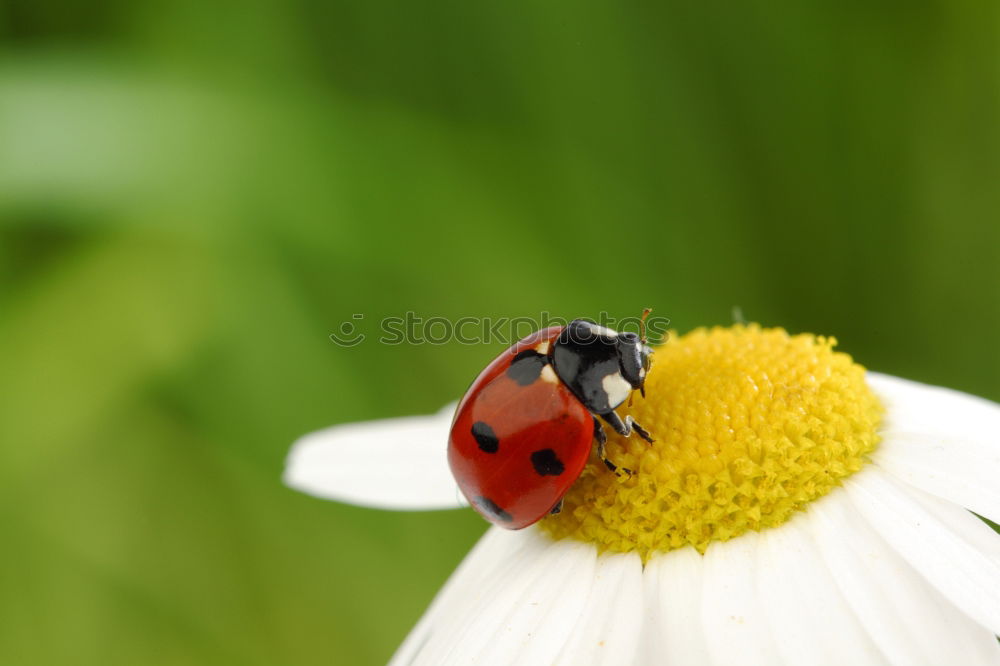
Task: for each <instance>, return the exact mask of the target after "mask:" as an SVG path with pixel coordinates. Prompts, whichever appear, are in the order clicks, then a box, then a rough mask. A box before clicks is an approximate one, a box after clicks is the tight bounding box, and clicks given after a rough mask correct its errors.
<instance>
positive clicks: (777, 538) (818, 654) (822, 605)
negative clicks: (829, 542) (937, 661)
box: [757, 515, 887, 666]
mask: <svg viewBox="0 0 1000 666" xmlns="http://www.w3.org/2000/svg"><path fill="white" fill-rule="evenodd" d="M808 522H809V517H808V516H806V515H798V516H795V517H793V518H792V519H791V520H789V521H788V522H787V523H785V524H783V525H781V526H780V527H777V528H772V529H767V530H764V531H762V532H761V533H760V548H759V550H758V560H757V584H758V589H759V591H760V599H761V606H762V609H763V611H764V614H765V616H766V617H767V619H768V623H769V624H770V626H771V629H772V632H773V635H774V639H775V642H776V643H777V647H778V652H779V653H780V654H781V655H782V657H783V658H784V663H786V664H810V665H815V666H823V665H824V664H829V665H830V666H842V665H843V664H864V665H866V666H867V665H873V664H884V663H887V662H886V660H885V657H884V656H883V655H882V654H881V652H880V651H879V649H878V648H877V647H876V646H875V644H874V643H873V642H872V640H871V638H869V636H868V633H867V632H866V631H865V629H864V627H863V626H862V625H861V622H860V621H859V620H858V618H857V616H856V615H855V614H854V611H853V610H851V607H850V606H848V605H847V602H846V601H845V600H844V597H843V595H841V593H840V590H839V588H838V587H837V584H836V582H835V581H834V580H833V577H832V575H831V574H830V570H829V569H827V567H826V565H825V564H824V563H823V558H822V557H821V556H820V554H819V550H818V548H817V547H816V545H815V543H814V542H813V540H812V537H811V536H810V535H809V532H808V528H807V527H806V524H807V523H808Z"/></svg>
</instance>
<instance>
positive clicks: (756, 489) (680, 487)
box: [541, 325, 882, 559]
mask: <svg viewBox="0 0 1000 666" xmlns="http://www.w3.org/2000/svg"><path fill="white" fill-rule="evenodd" d="M834 345H836V340H834V339H833V338H825V337H816V336H814V335H808V334H803V335H794V336H791V335H789V334H788V333H786V332H785V331H784V330H783V329H780V328H778V329H762V328H760V327H759V326H756V325H750V326H733V327H731V328H713V329H711V330H706V329H698V330H696V331H693V332H691V333H688V334H687V335H684V336H682V337H680V338H677V339H674V340H672V341H670V342H668V343H666V344H664V345H663V346H661V347H660V348H658V349H657V350H656V354H655V357H654V361H655V363H654V366H653V368H652V370H651V371H650V374H649V378H648V380H647V381H646V398H645V399H643V398H641V397H640V396H639V395H638V394H636V395H635V396H634V400H633V404H632V407H628V404H627V403H626V404H625V405H622V407H620V408H619V409H618V411H619V413H620V414H622V415H623V416H624V415H625V414H631V415H632V416H633V417H634V418H635V420H636V421H638V422H639V423H641V424H642V425H643V426H644V427H645V428H646V429H648V430H649V431H650V434H651V435H652V436H653V438H654V439H655V440H656V441H655V442H654V443H653V444H648V443H646V442H645V441H643V440H642V439H641V438H639V437H638V436H636V435H634V434H633V435H632V436H631V437H629V438H627V439H626V438H624V437H621V436H619V435H616V434H614V433H613V432H609V437H608V449H607V450H608V457H609V458H610V459H611V460H612V461H613V462H615V464H617V465H620V466H622V467H626V468H629V469H631V470H633V474H632V475H631V476H622V477H618V476H615V475H614V474H612V473H610V472H609V471H608V470H607V468H605V467H604V465H603V464H601V462H600V461H599V460H597V458H596V456H594V457H593V458H592V459H591V461H590V463H588V465H587V467H586V468H585V469H584V471H583V474H582V475H581V476H580V479H579V480H578V481H577V482H576V484H574V485H573V487H572V488H571V489H570V491H569V492H568V493H567V494H566V497H565V504H564V506H563V511H562V513H560V514H557V515H553V516H550V517H548V518H546V519H545V520H543V521H542V523H541V525H542V528H543V529H544V530H546V531H548V532H549V533H550V534H551V535H552V536H553V537H555V538H563V537H573V538H577V539H582V540H585V541H591V542H595V543H597V544H598V546H599V547H600V548H601V549H602V550H611V551H617V552H628V551H633V550H634V551H638V552H639V554H640V555H641V556H642V557H643V559H647V558H648V557H649V555H650V554H651V553H653V552H656V551H667V550H672V549H674V548H680V547H682V546H684V545H686V544H691V545H692V546H694V547H695V548H697V549H698V550H699V551H700V552H704V551H705V548H706V547H707V546H708V544H709V543H710V542H711V541H714V540H719V541H725V540H727V539H731V538H733V537H735V536H738V535H740V534H742V533H743V532H746V531H747V530H759V529H763V528H766V527H774V526H776V525H780V524H782V523H783V522H785V521H786V520H788V518H789V517H790V516H791V515H792V513H793V512H794V511H795V510H796V509H800V508H802V507H803V506H804V505H806V504H807V503H809V502H811V501H812V500H814V499H816V498H818V497H822V496H823V495H825V494H826V493H827V492H829V491H830V490H831V489H832V488H833V487H834V486H836V485H837V484H838V483H839V482H840V480H841V479H843V478H844V477H846V476H849V475H850V474H853V473H854V472H856V471H858V470H859V469H860V468H861V467H862V465H864V464H865V462H867V459H868V458H867V456H868V454H869V453H871V451H872V450H873V449H874V448H875V445H876V444H877V443H878V435H877V432H876V429H877V427H878V424H879V421H880V419H881V414H882V408H881V405H880V404H879V402H878V400H877V399H876V398H875V396H874V394H873V393H872V392H871V390H870V389H869V388H868V385H867V384H866V383H865V377H864V372H865V371H864V368H863V367H861V366H860V365H858V364H857V363H855V362H854V361H853V360H852V359H851V357H850V356H848V355H847V354H844V353H843V352H835V351H833V347H834ZM605 429H606V430H608V429H607V428H605Z"/></svg>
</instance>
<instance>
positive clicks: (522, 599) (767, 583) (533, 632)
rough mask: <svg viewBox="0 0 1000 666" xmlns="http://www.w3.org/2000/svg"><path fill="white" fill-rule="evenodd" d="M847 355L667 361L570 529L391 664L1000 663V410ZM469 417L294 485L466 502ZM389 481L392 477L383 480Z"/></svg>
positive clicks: (796, 344) (407, 427) (306, 463)
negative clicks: (462, 426) (456, 474)
mask: <svg viewBox="0 0 1000 666" xmlns="http://www.w3.org/2000/svg"><path fill="white" fill-rule="evenodd" d="M834 345H835V341H834V340H833V339H831V338H823V337H816V336H813V335H795V336H792V335H789V334H787V333H786V332H785V331H783V330H781V329H762V328H760V327H758V326H734V327H730V328H715V329H711V330H705V329H699V330H696V331H694V332H692V333H689V334H687V335H685V336H682V337H680V338H677V339H674V340H671V341H670V342H668V343H666V344H665V345H663V346H661V347H660V348H658V349H657V351H656V358H655V361H656V362H655V365H654V368H653V370H652V371H651V373H650V375H649V378H648V380H647V383H646V399H645V400H643V399H640V398H638V397H637V398H636V400H635V401H634V403H633V405H632V406H631V408H626V406H625V405H623V406H622V408H620V409H619V411H624V412H627V413H630V414H632V415H633V416H634V417H635V419H636V420H637V421H639V422H641V423H643V424H644V425H645V426H646V427H647V428H648V429H649V430H650V431H651V432H652V433H653V435H654V437H655V439H656V441H655V443H653V444H647V443H646V442H644V441H642V440H640V439H639V438H636V437H633V438H628V439H625V438H622V437H618V436H615V435H614V434H613V433H609V435H610V437H609V441H608V455H609V457H610V458H611V459H612V460H614V461H615V462H616V463H618V464H619V465H622V466H624V467H627V468H629V469H632V470H634V474H632V475H631V476H622V477H618V476H615V475H614V474H611V473H609V472H608V470H607V469H606V468H605V467H604V466H603V465H602V464H601V463H600V461H599V460H598V459H597V457H596V455H595V456H593V457H592V459H591V462H590V463H588V465H587V467H586V468H585V470H584V472H583V474H582V475H581V476H580V478H579V480H578V481H577V482H576V483H575V484H574V486H573V487H572V488H571V489H570V491H569V493H568V494H567V495H566V497H565V504H564V508H563V510H562V512H561V513H559V514H557V515H552V516H549V517H547V518H545V519H543V520H541V521H540V522H539V523H537V524H535V525H533V526H531V527H529V528H526V529H524V530H520V531H506V530H503V529H499V528H496V527H491V528H490V529H489V530H487V532H486V534H485V536H484V537H483V538H482V540H481V541H480V542H479V543H478V544H477V545H476V546H475V547H474V548H473V550H472V551H471V552H470V553H469V554H468V556H466V558H465V560H464V561H463V562H462V564H461V565H460V566H459V567H458V569H457V570H456V571H455V573H454V574H453V575H452V576H451V578H450V579H449V580H448V582H447V583H446V584H445V586H444V587H443V588H442V590H441V591H440V592H439V593H438V595H437V597H436V598H435V599H434V601H433V602H432V603H431V605H430V607H429V608H428V610H427V611H426V613H425V614H424V616H423V618H422V619H421V620H420V621H419V622H418V623H417V625H416V627H414V629H413V630H412V632H411V633H410V635H409V636H408V637H407V638H406V640H405V641H404V642H403V644H402V645H401V646H400V648H399V649H398V650H397V652H396V654H395V656H394V657H393V660H392V662H391V663H392V664H400V665H402V664H428V665H431V666H441V665H446V664H527V665H533V664H545V665H548V664H566V665H572V666H581V665H585V664H641V665H646V664H678V665H681V666H698V665H701V664H706V665H711V664H717V665H719V666H731V665H733V664H740V665H742V664H762V665H767V666H772V665H775V664H790V665H792V664H794V665H801V664H809V665H814V664H833V665H837V666H841V665H843V664H852V665H856V664H903V665H907V666H910V665H914V664H928V665H942V664H962V665H978V664H1000V644H998V642H997V639H996V637H995V635H996V634H997V633H1000V536H998V535H997V534H996V533H995V532H994V531H993V530H992V529H991V528H990V527H989V526H988V525H987V524H986V523H985V522H983V521H982V520H981V519H980V518H978V517H977V516H976V515H974V514H973V513H972V512H975V513H977V514H980V515H981V516H984V517H986V518H989V519H992V520H1000V435H998V433H1000V405H997V404H995V403H992V402H989V401H987V400H983V399H980V398H976V397H974V396H970V395H966V394H963V393H959V392H956V391H952V390H948V389H944V388H937V387H932V386H926V385H923V384H918V383H916V382H911V381H907V380H905V379H899V378H896V377H890V376H888V375H882V374H877V373H874V372H866V371H865V370H864V368H862V367H861V366H860V365H858V364H856V363H855V362H853V361H852V359H851V358H850V357H849V356H848V355H846V354H844V353H842V352H838V351H834ZM453 410H454V407H453V406H449V407H446V408H445V409H443V410H442V411H441V412H439V413H438V414H436V415H433V416H426V417H413V418H403V419H391V420H387V421H377V422H371V423H361V424H352V425H342V426H335V427H333V428H330V429H327V430H324V431H321V432H317V433H313V434H311V435H307V436H305V437H303V438H302V439H301V440H299V441H298V442H296V444H295V445H294V447H293V448H292V451H291V453H290V455H289V459H288V464H287V469H286V472H285V481H286V483H288V485H290V486H292V487H294V488H297V489H299V490H302V491H304V492H307V493H311V494H314V495H317V496H320V497H326V498H330V499H337V500H340V501H345V502H353V503H358V504H363V505H366V506H376V507H383V508H387V509H429V508H449V507H456V506H460V505H461V504H462V502H461V501H459V499H458V498H459V497H460V494H459V493H458V490H457V488H456V486H455V483H454V481H453V479H452V478H451V475H450V473H449V471H448V466H447V462H446V446H447V440H448V430H449V426H450V424H451V418H452V413H453ZM372 470H379V477H378V478H373V477H372Z"/></svg>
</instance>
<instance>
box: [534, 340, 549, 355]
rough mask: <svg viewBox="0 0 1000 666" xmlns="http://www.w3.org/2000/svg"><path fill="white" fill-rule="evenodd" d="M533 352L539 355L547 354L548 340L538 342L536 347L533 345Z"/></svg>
mask: <svg viewBox="0 0 1000 666" xmlns="http://www.w3.org/2000/svg"><path fill="white" fill-rule="evenodd" d="M535 351H536V352H538V353H539V354H548V353H549V341H548V340H542V341H541V342H539V343H538V344H537V345H535Z"/></svg>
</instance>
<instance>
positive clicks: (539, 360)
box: [507, 349, 549, 386]
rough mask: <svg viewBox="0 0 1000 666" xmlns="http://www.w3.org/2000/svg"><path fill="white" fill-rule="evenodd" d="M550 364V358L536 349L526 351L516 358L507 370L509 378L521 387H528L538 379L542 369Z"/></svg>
mask: <svg viewBox="0 0 1000 666" xmlns="http://www.w3.org/2000/svg"><path fill="white" fill-rule="evenodd" d="M548 362H549V357H548V356H545V355H544V354H539V353H538V352H536V351H535V350H534V349H525V350H524V351H523V352H521V353H520V354H518V355H517V356H515V357H514V360H513V361H511V362H510V367H509V368H507V376H508V377H510V378H511V379H513V380H514V381H515V382H517V383H518V384H520V385H521V386H527V385H528V384H530V383H531V382H533V381H535V380H536V379H538V376H539V375H540V374H542V368H544V367H545V364H546V363H548Z"/></svg>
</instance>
